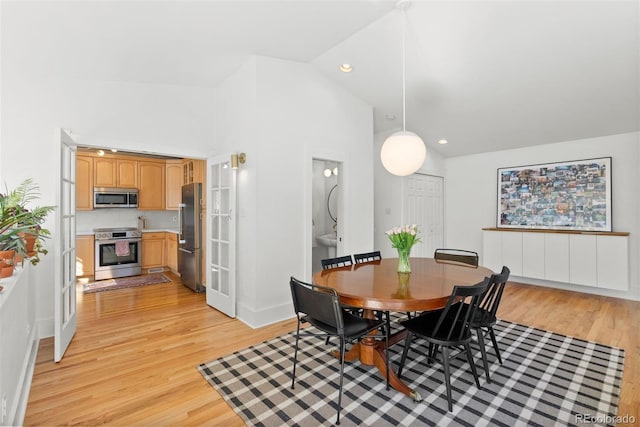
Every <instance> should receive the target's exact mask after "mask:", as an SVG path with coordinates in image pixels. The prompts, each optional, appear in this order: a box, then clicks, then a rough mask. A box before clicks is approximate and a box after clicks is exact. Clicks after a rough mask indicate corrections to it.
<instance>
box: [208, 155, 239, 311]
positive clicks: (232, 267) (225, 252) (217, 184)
mask: <svg viewBox="0 0 640 427" xmlns="http://www.w3.org/2000/svg"><path fill="white" fill-rule="evenodd" d="M230 159H231V155H226V156H218V157H213V158H210V159H208V160H207V211H206V220H207V225H206V227H207V257H206V263H207V288H206V289H207V290H206V295H207V304H209V305H210V306H211V307H213V308H215V309H216V310H219V311H221V312H223V313H224V314H226V315H227V316H229V317H235V316H236V170H235V169H232V168H231V164H230Z"/></svg>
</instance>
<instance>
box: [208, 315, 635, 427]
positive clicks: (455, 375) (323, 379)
mask: <svg viewBox="0 0 640 427" xmlns="http://www.w3.org/2000/svg"><path fill="white" fill-rule="evenodd" d="M495 331H496V336H497V339H498V343H499V345H500V351H501V353H500V354H501V356H502V360H503V365H500V364H499V362H498V360H497V358H496V356H495V353H494V352H493V348H492V347H491V344H490V342H489V344H488V346H487V353H488V358H489V369H490V371H491V372H490V376H491V381H492V382H491V384H487V383H486V379H485V377H484V370H483V369H482V361H481V358H480V351H479V349H476V351H475V354H474V359H475V360H476V366H477V369H478V375H479V377H480V385H481V387H482V388H481V389H480V390H479V389H478V388H477V387H476V385H475V381H474V379H473V374H472V373H471V370H470V369H469V366H468V363H467V362H466V358H465V357H464V356H462V357H460V358H457V359H456V360H455V361H453V363H452V369H451V384H452V398H453V412H448V411H447V400H446V389H445V385H444V376H443V375H444V374H443V370H442V364H441V363H439V362H438V363H435V364H434V365H433V366H432V367H429V366H427V365H426V364H425V363H424V362H425V359H424V358H423V357H421V356H420V355H419V354H418V352H416V351H410V352H409V355H408V357H407V363H406V365H405V368H404V371H403V381H405V382H406V383H407V384H408V385H409V386H410V387H412V388H414V389H416V390H417V391H418V392H419V393H420V394H421V395H422V398H423V399H424V400H423V401H422V402H418V403H416V402H414V401H413V400H412V399H411V398H409V397H407V396H405V395H404V394H402V393H399V392H397V391H396V390H394V389H393V388H391V389H390V390H389V391H387V390H385V383H384V379H383V378H382V376H381V375H380V373H379V372H378V370H377V369H376V368H375V367H369V366H364V365H362V364H361V363H360V362H358V361H356V362H351V363H345V371H344V388H343V393H344V394H343V398H342V402H343V403H342V408H343V409H342V413H341V416H340V423H341V425H358V426H359V425H367V426H382V425H389V426H398V425H402V426H412V425H432V426H436V425H437V426H443V425H462V426H480V425H491V426H493V425H504V426H519V425H540V426H553V425H563V426H566V425H585V424H584V423H585V420H589V422H588V424H590V425H609V423H610V424H611V425H614V422H613V421H612V419H613V420H614V419H615V416H616V412H617V411H616V410H617V405H618V398H619V394H620V382H621V379H622V370H623V366H624V350H622V349H617V348H612V347H608V346H604V345H601V344H596V343H593V342H588V341H584V340H580V339H576V338H571V337H566V336H563V335H558V334H555V333H552V332H548V331H543V330H540V329H535V328H531V327H528V326H523V325H519V324H515V323H510V322H506V321H499V322H498V324H497V325H496V327H495ZM333 341H335V339H334V340H333ZM294 344H295V334H294V333H290V334H286V335H283V336H280V337H277V338H275V339H272V340H270V341H266V342H264V343H262V344H259V345H256V346H252V347H249V348H246V349H244V350H241V351H238V352H235V353H233V354H230V355H228V356H225V357H221V358H219V359H217V360H213V361H211V362H209V363H205V364H201V365H200V366H198V370H199V371H200V373H201V374H202V375H203V376H204V378H205V379H206V380H207V381H208V382H209V383H210V384H211V385H212V386H213V387H214V388H215V389H216V390H217V391H218V392H219V393H220V394H221V395H222V396H223V398H224V399H225V400H226V401H227V403H228V404H229V405H230V406H231V407H232V408H233V409H234V410H235V411H236V413H237V414H238V415H239V416H240V417H241V418H242V419H243V420H244V421H245V422H246V423H247V425H251V426H253V425H256V426H281V425H291V426H317V425H332V424H333V423H334V422H335V419H336V409H337V406H336V402H337V396H338V380H339V363H338V360H337V359H335V358H333V357H332V356H331V355H330V350H331V349H332V347H331V344H330V345H329V346H327V345H325V343H324V340H323V339H319V338H313V337H311V338H301V340H300V350H301V351H299V353H298V357H299V358H298V368H297V370H296V387H295V389H294V390H291V370H292V363H293V362H292V356H293V349H294ZM335 345H336V344H335V343H334V347H335ZM402 347H403V342H400V343H399V344H397V345H395V346H393V347H392V348H390V350H389V353H390V357H391V366H392V368H393V369H394V370H396V368H397V364H398V362H399V360H400V356H401V353H402ZM412 348H413V349H417V350H418V351H420V352H426V349H427V347H426V346H423V347H421V346H420V341H419V340H417V339H416V340H415V341H414V343H413V346H412ZM598 423H600V424H598Z"/></svg>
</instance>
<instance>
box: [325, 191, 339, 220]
mask: <svg viewBox="0 0 640 427" xmlns="http://www.w3.org/2000/svg"><path fill="white" fill-rule="evenodd" d="M337 187H338V184H336V185H334V186H333V188H331V190H330V191H329V195H328V196H327V211H328V212H329V217H330V218H331V219H332V220H333V222H335V223H336V224H337V223H338V218H337V217H336V215H334V214H333V213H332V211H333V212H336V210H337V205H336V203H337V201H336V196H335V192H334V190H335V189H336V188H337ZM331 196H333V197H331Z"/></svg>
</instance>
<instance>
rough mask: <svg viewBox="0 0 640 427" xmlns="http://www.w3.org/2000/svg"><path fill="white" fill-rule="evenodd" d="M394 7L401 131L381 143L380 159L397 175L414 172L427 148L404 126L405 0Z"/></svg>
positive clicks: (420, 165)
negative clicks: (398, 22) (398, 13)
mask: <svg viewBox="0 0 640 427" xmlns="http://www.w3.org/2000/svg"><path fill="white" fill-rule="evenodd" d="M396 7H400V8H402V131H398V132H395V133H393V134H392V135H391V136H389V137H388V138H387V139H386V140H385V141H384V144H382V150H380V159H381V160H382V165H383V166H384V168H385V169H386V170H387V171H389V172H390V173H392V174H394V175H398V176H406V175H411V174H412V173H414V172H416V171H417V170H418V169H420V167H422V164H423V163H424V160H425V158H426V157H427V148H426V147H425V145H424V142H423V141H422V139H421V138H420V137H419V136H418V135H416V134H415V133H413V132H409V131H407V128H406V103H407V102H406V89H405V88H406V84H405V80H406V75H405V74H406V72H405V61H406V60H405V26H406V20H407V16H406V15H407V9H406V7H407V2H406V1H402V0H401V1H399V2H398V3H397V4H396Z"/></svg>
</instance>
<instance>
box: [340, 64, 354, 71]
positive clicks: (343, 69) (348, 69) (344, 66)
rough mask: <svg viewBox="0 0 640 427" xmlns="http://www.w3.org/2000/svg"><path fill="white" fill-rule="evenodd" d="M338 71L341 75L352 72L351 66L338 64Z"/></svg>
mask: <svg viewBox="0 0 640 427" xmlns="http://www.w3.org/2000/svg"><path fill="white" fill-rule="evenodd" d="M340 71H342V72H343V73H350V72H352V71H353V67H352V66H351V64H340Z"/></svg>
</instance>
